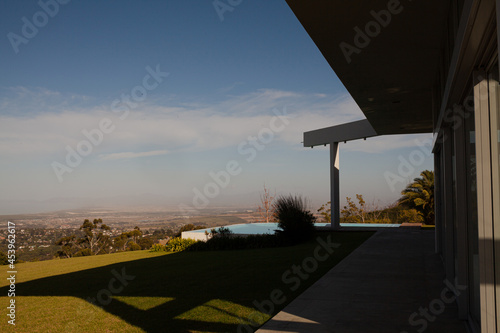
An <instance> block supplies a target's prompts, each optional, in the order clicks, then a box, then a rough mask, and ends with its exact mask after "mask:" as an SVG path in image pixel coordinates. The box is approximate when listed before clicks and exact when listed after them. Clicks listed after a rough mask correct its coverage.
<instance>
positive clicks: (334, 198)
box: [330, 142, 340, 230]
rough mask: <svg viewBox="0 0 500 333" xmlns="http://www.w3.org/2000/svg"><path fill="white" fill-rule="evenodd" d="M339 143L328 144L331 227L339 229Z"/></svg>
mask: <svg viewBox="0 0 500 333" xmlns="http://www.w3.org/2000/svg"><path fill="white" fill-rule="evenodd" d="M339 165H340V164H339V143H338V142H334V143H331V144H330V202H331V206H330V207H331V208H330V209H331V228H332V229H333V230H338V229H340V177H339Z"/></svg>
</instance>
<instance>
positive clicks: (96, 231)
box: [80, 219, 111, 255]
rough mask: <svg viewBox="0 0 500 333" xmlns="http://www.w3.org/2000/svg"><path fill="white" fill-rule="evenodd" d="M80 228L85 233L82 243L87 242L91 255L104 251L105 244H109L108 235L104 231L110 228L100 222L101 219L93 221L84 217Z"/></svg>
mask: <svg viewBox="0 0 500 333" xmlns="http://www.w3.org/2000/svg"><path fill="white" fill-rule="evenodd" d="M80 230H83V232H84V233H85V236H84V237H83V239H84V243H86V244H87V246H88V248H89V249H90V252H91V254H92V255H95V254H99V253H101V251H105V247H106V246H107V247H109V246H111V242H110V237H109V235H107V234H106V233H105V232H106V231H107V230H110V228H109V227H108V226H107V225H105V224H104V223H102V219H94V221H93V222H90V221H89V220H87V219H86V220H85V221H84V222H83V224H82V226H81V227H80Z"/></svg>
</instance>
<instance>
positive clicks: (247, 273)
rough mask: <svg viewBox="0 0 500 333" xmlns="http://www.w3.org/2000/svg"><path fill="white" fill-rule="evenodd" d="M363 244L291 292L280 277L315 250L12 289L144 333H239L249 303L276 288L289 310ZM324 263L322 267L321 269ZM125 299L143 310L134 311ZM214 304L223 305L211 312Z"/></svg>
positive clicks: (179, 260)
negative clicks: (92, 308)
mask: <svg viewBox="0 0 500 333" xmlns="http://www.w3.org/2000/svg"><path fill="white" fill-rule="evenodd" d="M369 234H370V236H371V234H372V233H369ZM368 237H369V236H368V235H366V237H361V238H364V239H363V240H361V239H358V240H357V241H355V242H352V240H351V242H348V244H345V243H344V244H342V245H343V246H341V248H339V251H336V253H335V254H334V255H333V256H332V257H331V258H329V260H328V261H326V262H325V263H322V265H320V269H318V270H317V272H315V274H316V275H317V276H315V277H314V278H311V279H310V281H306V283H302V285H301V286H300V288H299V289H298V290H296V291H294V292H293V293H291V292H290V290H289V289H290V288H289V287H288V286H286V285H285V284H284V283H283V281H282V278H281V277H282V275H283V273H284V272H285V270H286V269H288V268H290V266H291V265H293V264H299V263H300V262H301V261H302V258H304V257H306V256H310V255H311V253H312V249H314V246H315V245H317V244H309V246H306V245H300V246H294V247H287V248H276V249H267V250H243V251H223V252H220V251H216V252H187V253H186V252H182V253H177V254H169V255H164V256H159V257H154V258H148V259H140V260H135V261H128V262H122V263H117V264H112V265H108V266H104V267H99V268H93V269H88V270H83V271H78V272H74V273H69V274H63V275H57V276H52V277H47V278H41V279H37V280H33V281H28V282H24V283H19V284H18V285H17V288H18V290H19V294H20V296H73V297H78V298H81V299H83V300H86V301H87V302H92V303H94V302H93V301H92V300H93V299H95V303H94V304H96V305H99V306H102V308H103V309H104V310H105V311H106V312H108V313H110V314H113V315H115V316H117V317H119V318H121V319H122V320H124V321H126V322H128V323H130V324H132V325H134V326H137V327H140V328H142V329H143V330H145V331H146V332H159V331H160V332H165V331H167V332H190V331H210V332H236V331H237V329H238V325H239V323H243V324H251V322H250V321H249V319H248V318H246V316H248V315H249V314H250V313H252V312H253V311H254V305H253V304H252V303H253V301H254V300H257V301H263V300H265V299H268V298H269V293H270V292H271V291H272V290H273V289H281V290H283V291H285V294H286V295H287V303H288V301H289V300H291V299H292V298H294V297H296V296H297V295H298V294H300V293H301V292H302V291H303V290H304V289H305V288H306V287H307V286H308V285H310V284H311V283H312V282H313V281H314V280H316V279H317V278H318V277H320V276H321V275H323V274H324V273H325V272H326V271H328V270H329V269H330V268H331V267H332V266H334V265H335V264H336V263H337V262H338V261H340V260H341V259H342V258H343V257H344V256H345V255H347V254H348V253H350V252H351V251H352V250H353V249H354V248H356V247H357V246H358V245H359V244H360V243H362V242H363V241H364V240H366V239H367V238H368ZM349 243H350V244H349ZM344 245H347V246H344ZM298 260H300V261H298ZM323 264H326V265H325V267H321V266H323ZM311 275H314V274H311ZM112 280H113V282H112V283H111V284H110V281H112ZM7 289H8V287H3V288H0V294H6V293H7ZM111 295H112V296H113V298H112V299H110V298H109V296H111ZM127 297H131V298H130V299H128V298H127ZM146 297H153V298H155V299H153V300H152V301H151V300H148V299H144V298H146ZM162 297H163V298H168V300H166V301H165V300H162V299H160V298H162ZM134 298H135V299H134ZM141 298H142V299H141ZM99 300H100V301H99ZM127 300H132V302H134V300H135V301H143V302H146V303H147V304H146V305H143V306H141V305H140V304H139V305H137V304H136V306H133V305H130V304H127V303H131V302H130V301H127ZM216 300H220V301H222V302H226V303H215V304H216V306H214V303H213V301H216ZM103 301H104V302H103ZM211 301H212V303H210V304H209V302H211ZM148 302H150V303H148ZM227 302H230V303H227ZM103 303H104V304H103ZM231 303H234V304H235V305H241V306H244V307H246V308H247V309H243V310H244V311H247V313H246V314H242V313H240V315H242V318H241V319H239V315H237V314H235V313H234V312H232V311H231V310H232V309H231V306H230V304H231ZM220 304H225V305H226V306H225V308H219V307H218V306H217V305H220ZM141 307H143V308H145V309H141ZM199 307H202V309H200V308H199ZM236 307H237V308H239V309H240V310H241V307H238V306H236ZM197 308H198V309H197ZM194 309H196V311H200V312H201V317H202V320H193V319H190V318H187V317H186V316H184V318H183V314H184V315H185V314H186V313H187V312H189V311H193V310H194ZM228 309H229V311H228ZM276 310H280V308H276ZM216 312H218V313H220V314H221V315H224V316H228V315H229V316H233V317H235V319H236V320H235V322H237V323H238V324H234V323H233V324H231V323H223V322H213V321H212V322H208V321H203V314H205V316H206V317H205V318H207V319H208V320H210V317H211V315H210V314H209V313H212V314H213V313H216ZM193 317H194V318H200V315H195V316H193ZM244 331H245V330H244Z"/></svg>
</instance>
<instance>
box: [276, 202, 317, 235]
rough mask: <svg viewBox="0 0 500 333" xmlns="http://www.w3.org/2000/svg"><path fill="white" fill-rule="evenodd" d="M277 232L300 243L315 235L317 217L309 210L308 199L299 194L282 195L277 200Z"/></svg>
mask: <svg viewBox="0 0 500 333" xmlns="http://www.w3.org/2000/svg"><path fill="white" fill-rule="evenodd" d="M275 205H276V217H277V218H278V227H279V228H280V229H281V230H277V231H276V232H277V233H279V234H281V235H282V236H284V237H286V238H288V239H289V240H290V241H291V242H292V243H300V242H303V241H306V240H308V239H310V238H311V237H312V236H313V235H314V222H316V218H315V217H314V215H313V214H312V213H311V212H310V211H309V210H307V204H306V201H305V200H304V199H303V198H302V197H301V196H299V195H296V196H292V195H287V196H280V197H278V199H277V200H276V203H275Z"/></svg>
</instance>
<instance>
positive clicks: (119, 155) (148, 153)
mask: <svg viewBox="0 0 500 333" xmlns="http://www.w3.org/2000/svg"><path fill="white" fill-rule="evenodd" d="M166 154H168V151H167V150H154V151H146V152H141V153H133V152H126V153H113V154H102V155H100V156H99V157H100V158H101V159H103V160H108V161H109V160H121V159H131V158H139V157H148V156H159V155H166Z"/></svg>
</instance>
